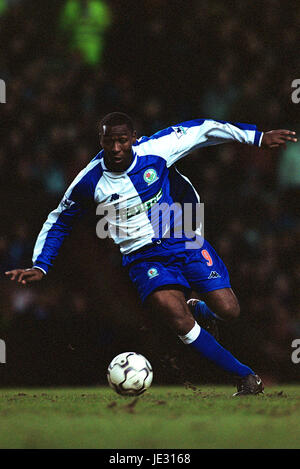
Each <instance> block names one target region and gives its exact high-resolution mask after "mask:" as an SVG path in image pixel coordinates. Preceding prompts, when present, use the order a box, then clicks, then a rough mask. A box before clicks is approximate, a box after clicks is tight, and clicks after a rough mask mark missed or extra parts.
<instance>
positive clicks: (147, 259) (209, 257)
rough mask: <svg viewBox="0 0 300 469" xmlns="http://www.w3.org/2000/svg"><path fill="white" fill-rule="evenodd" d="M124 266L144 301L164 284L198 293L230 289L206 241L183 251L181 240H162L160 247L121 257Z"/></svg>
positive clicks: (222, 264)
mask: <svg viewBox="0 0 300 469" xmlns="http://www.w3.org/2000/svg"><path fill="white" fill-rule="evenodd" d="M201 244H202V243H201ZM123 265H125V266H127V268H128V270H129V276H130V278H131V280H132V282H133V283H134V285H135V286H136V288H137V290H138V292H139V295H140V297H141V299H142V301H143V302H144V301H145V299H146V298H147V297H148V296H149V295H150V293H152V292H153V291H154V290H157V289H159V288H160V287H163V286H166V285H180V286H181V287H182V288H183V289H184V290H195V291H196V292H197V293H199V294H201V293H206V292H210V291H213V290H219V289H221V288H231V285H230V279H229V274H228V270H227V268H226V266H225V264H224V262H223V261H222V259H221V258H220V257H219V256H218V254H217V253H216V251H215V250H214V249H213V248H212V246H211V245H210V244H209V243H208V242H207V241H205V240H204V242H203V244H202V245H201V246H200V247H199V248H197V249H186V245H185V242H183V241H182V240H179V239H176V240H175V239H163V240H161V242H160V244H159V245H154V246H153V247H152V246H151V247H150V248H146V249H144V250H141V251H140V252H139V251H137V252H136V253H132V254H129V255H127V256H124V257H123Z"/></svg>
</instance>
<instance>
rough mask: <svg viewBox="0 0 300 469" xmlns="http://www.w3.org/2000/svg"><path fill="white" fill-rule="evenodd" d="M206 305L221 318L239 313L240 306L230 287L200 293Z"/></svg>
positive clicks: (235, 315)
mask: <svg viewBox="0 0 300 469" xmlns="http://www.w3.org/2000/svg"><path fill="white" fill-rule="evenodd" d="M201 298H202V299H203V301H205V303H206V304H207V306H208V307H209V308H210V309H211V310H212V311H213V312H214V313H216V314H217V315H218V316H219V317H220V318H222V319H225V320H227V319H234V318H237V317H238V316H239V314H240V306H239V302H238V299H237V297H236V295H235V294H234V292H233V290H232V288H221V289H218V290H213V291H210V292H207V293H202V294H201Z"/></svg>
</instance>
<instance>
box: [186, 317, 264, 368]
mask: <svg viewBox="0 0 300 469" xmlns="http://www.w3.org/2000/svg"><path fill="white" fill-rule="evenodd" d="M179 337H180V339H181V340H182V341H183V342H184V343H185V344H187V345H189V346H190V347H192V348H193V349H194V350H195V351H197V352H199V353H200V354H201V355H203V356H204V357H206V358H207V359H208V360H211V361H212V362H214V363H215V364H216V365H218V366H219V367H220V368H222V369H223V370H225V371H228V372H229V373H232V374H234V375H237V376H240V377H244V376H248V375H250V374H253V375H254V374H255V373H254V371H253V370H251V368H249V367H248V366H246V365H243V363H241V362H239V361H238V360H237V359H236V358H235V357H234V356H233V355H232V354H231V353H230V352H228V350H226V349H225V348H224V347H222V345H220V344H219V342H217V341H216V340H215V339H214V337H213V336H212V335H211V334H210V333H209V332H207V331H206V330H205V329H203V328H201V327H200V326H199V324H198V323H197V322H196V323H195V326H194V327H193V329H191V331H190V332H188V334H186V335H185V336H179Z"/></svg>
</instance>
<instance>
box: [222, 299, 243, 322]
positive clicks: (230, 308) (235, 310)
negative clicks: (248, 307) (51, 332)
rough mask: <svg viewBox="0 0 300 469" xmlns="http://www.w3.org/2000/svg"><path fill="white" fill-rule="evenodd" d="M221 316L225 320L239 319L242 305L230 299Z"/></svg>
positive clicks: (223, 307)
mask: <svg viewBox="0 0 300 469" xmlns="http://www.w3.org/2000/svg"><path fill="white" fill-rule="evenodd" d="M219 314H220V316H221V317H222V318H223V319H225V320H230V319H236V318H238V317H239V315H240V305H239V303H238V301H237V300H236V299H230V300H228V301H226V302H224V304H223V305H222V309H221V311H220V312H219Z"/></svg>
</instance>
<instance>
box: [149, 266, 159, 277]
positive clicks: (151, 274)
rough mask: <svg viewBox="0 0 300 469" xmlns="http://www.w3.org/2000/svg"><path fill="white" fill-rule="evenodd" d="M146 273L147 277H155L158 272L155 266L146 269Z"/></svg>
mask: <svg viewBox="0 0 300 469" xmlns="http://www.w3.org/2000/svg"><path fill="white" fill-rule="evenodd" d="M147 275H148V277H149V278H153V277H157V276H158V275H159V273H158V270H157V269H156V268H155V267H151V269H149V270H148V272H147Z"/></svg>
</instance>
